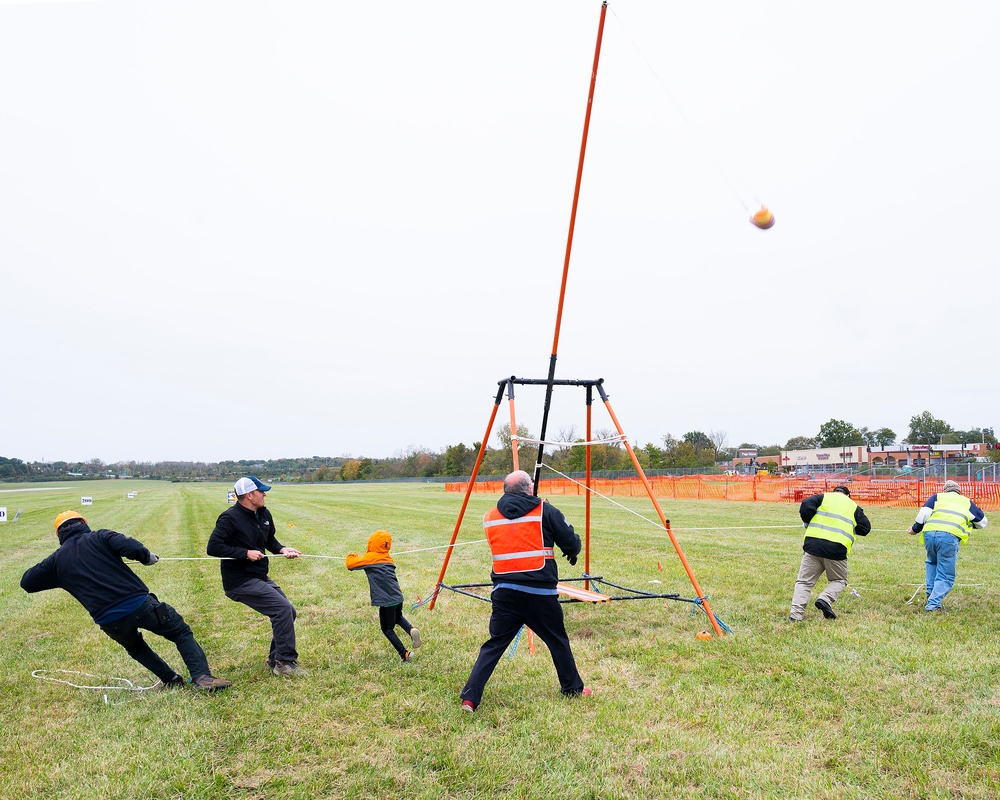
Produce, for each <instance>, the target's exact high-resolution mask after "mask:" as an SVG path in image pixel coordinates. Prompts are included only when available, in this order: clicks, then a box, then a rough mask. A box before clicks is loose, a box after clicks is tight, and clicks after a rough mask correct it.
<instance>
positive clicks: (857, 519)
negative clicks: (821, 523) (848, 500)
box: [799, 492, 872, 561]
mask: <svg viewBox="0 0 1000 800" xmlns="http://www.w3.org/2000/svg"><path fill="white" fill-rule="evenodd" d="M822 504H823V493H822V492H820V493H819V494H814V495H812V497H807V498H806V499H805V500H803V501H802V504H801V505H800V506H799V518H800V519H801V520H802V521H803V522H804V523H806V524H807V525H808V524H809V521H810V520H811V519H812V518H813V517H814V516H816V512H817V511H818V510H819V507H820V506H821V505H822ZM871 529H872V524H871V522H869V521H868V517H866V516H865V511H864V509H863V508H862V507H861V506H858V507H857V508H855V509H854V533H855V534H856V535H858V536H867V535H868V534H869V533H870V532H871ZM802 549H803V551H805V552H806V553H808V554H809V555H811V556H815V557H816V558H828V559H830V560H831V561H843V560H844V559H845V558H847V548H846V547H844V545H842V544H839V543H837V542H831V541H830V540H828V539H817V538H816V537H815V536H806V537H805V539H804V540H803V541H802Z"/></svg>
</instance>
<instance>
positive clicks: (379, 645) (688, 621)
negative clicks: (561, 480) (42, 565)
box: [0, 481, 1000, 800]
mask: <svg viewBox="0 0 1000 800" xmlns="http://www.w3.org/2000/svg"><path fill="white" fill-rule="evenodd" d="M0 488H2V489H4V490H5V491H3V492H0V506H6V507H7V509H8V515H9V517H13V516H14V514H15V512H16V510H17V509H18V508H21V509H23V513H22V514H21V517H20V519H19V520H18V522H16V523H13V522H7V523H6V524H4V525H2V526H0V535H2V537H3V542H4V544H5V547H4V553H5V557H4V559H3V566H2V568H0V609H2V612H3V613H2V616H0V620H2V621H0V625H2V633H3V642H4V646H3V648H2V651H0V687H2V697H3V700H4V703H3V715H2V719H0V758H2V773H0V797H2V798H17V800H28V798H88V799H90V798H102V800H117V799H118V798H129V799H130V800H132V799H133V798H185V800H194V799H195V798H204V799H205V800H209V799H210V798H211V799H212V800H216V799H220V800H221V799H222V798H226V799H229V798H243V799H244V800H259V799H262V798H266V799H267V800H281V799H283V798H341V797H343V798H346V797H350V798H356V799H357V800H361V799H362V798H391V797H407V798H427V799H428V800H431V799H433V800H440V798H491V797H496V796H500V795H504V796H508V797H512V798H556V797H557V798H594V799H595V800H596V799H597V798H600V799H601V800H606V799H607V798H640V797H641V798H939V797H940V798H995V797H998V796H1000V723H998V720H1000V654H998V647H997V634H998V628H1000V625H998V622H1000V612H998V610H997V608H996V599H997V591H996V578H995V576H996V574H997V570H998V567H1000V545H998V542H997V540H996V539H995V538H994V536H993V531H992V529H990V528H988V529H986V530H985V531H983V532H981V533H974V534H973V537H972V539H971V540H970V544H969V545H968V546H966V547H963V548H962V552H961V554H960V556H959V566H958V570H959V572H958V580H959V586H957V587H956V589H955V590H954V591H953V593H952V594H951V595H950V597H949V599H948V601H946V605H947V607H948V608H949V611H950V613H947V614H934V615H931V614H927V613H925V612H922V611H920V610H919V609H920V605H919V604H913V605H908V604H907V600H908V599H909V598H910V597H911V595H913V593H914V592H915V591H916V589H917V588H918V587H917V584H919V583H920V582H921V581H922V578H923V551H922V548H921V547H920V545H919V543H918V541H917V540H916V538H915V537H910V536H907V535H905V534H904V533H902V531H904V530H905V529H906V527H907V525H908V524H909V523H910V521H911V520H912V518H913V514H914V512H915V509H912V510H911V509H907V510H902V509H882V508H870V509H868V512H869V516H870V517H871V519H872V523H873V526H874V529H875V530H874V532H873V533H872V534H871V535H870V536H869V537H868V538H867V540H861V541H860V543H859V544H858V545H856V546H855V549H854V551H853V553H852V556H851V587H853V588H854V589H855V591H856V594H852V593H851V590H850V588H849V589H848V591H847V592H845V593H844V594H843V595H842V596H841V599H840V601H839V602H838V604H837V606H836V611H837V613H838V619H836V620H833V621H827V620H824V619H823V618H822V616H821V614H820V613H819V612H818V611H816V610H815V609H814V608H812V607H811V606H810V607H809V612H808V614H807V618H806V622H804V623H802V624H798V625H792V624H791V623H789V622H788V619H787V618H788V607H789V600H790V597H791V591H792V585H793V583H794V580H795V576H796V573H797V570H798V564H799V558H800V554H801V536H802V530H801V527H800V526H799V527H786V526H796V524H797V522H798V516H797V513H796V509H795V507H793V506H786V505H777V504H765V503H760V504H741V503H724V502H689V503H673V502H666V503H665V504H664V510H665V512H666V514H667V516H668V517H669V518H670V519H671V523H672V525H673V529H674V531H675V533H676V534H677V536H678V539H679V540H680V542H681V544H682V546H683V547H684V551H685V553H686V555H687V557H688V559H689V561H690V563H691V565H692V567H693V569H694V572H695V574H696V576H697V578H698V580H699V582H700V584H701V586H702V589H703V590H704V591H705V592H706V594H708V595H709V596H710V598H711V604H712V607H713V610H714V611H715V612H716V613H717V614H718V616H719V617H720V618H721V619H722V620H724V621H725V622H726V623H727V624H728V625H729V626H731V627H732V629H733V630H734V635H732V636H727V637H725V638H722V639H719V638H712V639H711V640H710V641H700V640H697V639H696V638H695V634H696V633H697V632H699V631H701V630H703V629H705V628H707V627H708V624H707V620H706V619H705V617H704V614H702V613H701V612H699V615H696V616H692V615H691V609H692V606H691V605H690V604H687V603H678V602H673V601H667V600H642V601H630V602H616V603H611V604H601V605H599V606H594V605H589V604H587V605H584V604H572V605H568V606H565V607H564V608H565V612H566V619H567V627H568V629H569V633H570V638H571V640H572V642H573V647H574V653H575V655H576V659H577V662H578V665H579V668H580V671H581V673H582V674H583V676H584V679H585V681H586V683H587V685H589V686H591V687H593V689H594V691H595V695H594V696H593V697H592V698H579V699H574V700H570V699H565V698H562V697H561V696H560V695H559V693H558V691H557V684H556V680H555V673H554V671H553V669H552V664H551V661H550V659H549V657H548V654H547V652H546V650H545V647H544V645H542V644H541V643H539V644H538V646H537V652H536V653H535V654H534V655H532V654H531V653H529V650H528V647H527V642H526V640H525V639H524V638H522V640H521V642H520V644H519V645H518V647H517V649H516V652H515V653H514V656H513V658H510V659H508V658H506V657H505V658H504V659H502V660H501V662H500V665H499V667H498V668H497V671H496V673H495V674H494V676H493V679H492V680H491V682H490V683H489V685H488V686H487V689H486V695H485V697H484V700H483V704H482V706H481V707H480V709H479V710H478V711H477V712H476V714H475V715H474V716H471V717H470V716H469V715H466V714H463V713H461V711H460V710H459V699H458V692H459V690H460V689H461V687H462V685H463V683H464V682H465V679H466V677H467V676H468V672H469V669H470V668H471V666H472V663H473V661H474V659H475V655H476V653H477V650H478V647H479V645H480V644H481V643H482V641H483V640H484V639H485V637H486V628H487V621H488V617H489V605H488V604H487V603H484V602H480V601H478V600H474V599H470V598H465V597H462V596H459V595H457V594H454V593H451V592H446V593H444V594H442V596H441V597H440V598H439V600H438V603H437V605H436V607H435V609H434V610H433V611H429V610H428V609H427V607H426V605H425V606H421V607H419V608H417V609H414V610H412V611H409V610H407V611H406V615H407V617H408V618H409V619H410V621H411V622H413V623H414V624H415V625H417V627H419V628H420V630H421V632H422V633H423V637H424V639H425V644H424V646H423V647H422V648H421V649H420V650H419V651H417V656H416V659H415V660H414V661H413V662H411V663H408V664H404V663H402V662H401V661H400V660H399V659H398V657H397V656H396V654H395V652H394V651H393V650H392V649H391V647H390V646H389V644H388V642H386V641H385V639H384V638H383V637H382V636H381V634H380V632H379V630H378V626H377V622H376V617H377V615H376V613H375V610H374V609H372V608H371V607H370V606H369V601H368V587H367V581H366V580H365V578H364V575H363V574H361V573H350V572H348V571H347V570H346V569H345V568H344V565H343V556H344V555H346V554H347V553H348V552H350V551H356V552H363V550H364V545H365V541H366V540H367V537H368V535H369V534H370V533H371V532H372V531H373V530H375V529H377V528H385V529H388V530H389V531H391V532H392V534H393V539H394V545H393V552H394V554H395V555H396V564H397V570H398V575H399V578H400V583H401V585H402V587H403V592H404V594H405V596H406V599H407V602H408V603H410V602H414V601H416V599H417V597H418V596H420V597H422V598H425V597H427V595H428V593H429V592H430V591H431V590H432V589H433V586H434V583H435V581H436V579H437V575H438V571H439V569H440V565H441V562H442V558H443V550H441V549H431V550H424V551H423V552H419V553H411V554H407V553H405V552H404V551H409V550H420V549H423V548H434V547H438V546H441V545H444V544H446V543H447V542H448V539H449V538H450V535H451V531H452V528H453V527H454V523H455V519H456V516H457V513H458V509H459V507H460V504H461V496H460V495H455V494H445V492H444V490H443V487H442V486H441V485H414V484H404V485H362V486H351V485H344V484H340V485H330V486H277V487H275V489H274V490H273V491H272V492H271V493H270V494H269V495H268V506H269V508H270V509H271V511H272V513H273V514H274V517H275V521H276V523H277V529H278V536H279V539H281V541H282V542H283V543H284V544H288V545H292V546H295V547H297V548H299V549H300V550H302V551H303V552H304V553H307V554H312V555H326V556H336V557H337V558H334V559H324V558H306V559H298V560H294V561H292V560H286V559H280V558H278V559H276V558H272V559H271V575H272V577H274V579H275V580H276V581H277V582H278V583H279V584H280V585H281V586H282V587H283V588H284V589H285V591H286V592H287V594H288V596H289V598H290V599H291V600H292V601H293V603H294V604H295V605H296V607H297V609H298V611H299V618H298V623H297V626H296V629H297V633H298V647H299V652H300V654H301V662H302V664H303V666H305V667H307V668H308V669H309V675H308V676H307V677H305V678H302V679H298V680H287V679H278V678H275V677H274V676H272V675H271V674H270V673H269V672H267V671H266V670H265V668H264V666H263V661H264V658H265V655H266V652H267V644H268V641H269V638H270V636H269V625H268V623H267V621H266V619H264V618H263V617H261V616H259V615H256V614H254V613H253V612H251V611H249V609H247V608H246V607H244V606H242V605H238V604H236V603H233V602H231V601H229V600H227V599H226V597H225V595H224V594H223V592H222V588H221V583H220V579H219V574H218V571H219V567H218V564H217V563H214V562H212V561H163V562H161V563H159V564H156V565H154V566H152V567H141V566H137V567H136V569H137V570H138V571H139V574H140V576H141V577H142V578H143V579H144V580H145V581H146V583H147V584H148V585H149V587H150V589H151V590H152V591H154V592H155V593H156V594H158V595H159V596H160V598H161V599H163V600H166V601H167V602H169V603H170V604H171V605H173V606H175V607H176V608H177V609H178V610H179V611H180V612H181V613H182V614H183V615H184V617H185V619H186V620H187V621H188V622H189V623H190V624H191V626H192V627H193V628H194V631H195V634H196V636H197V637H198V639H199V641H200V642H201V644H202V646H203V647H204V648H205V650H206V652H207V654H208V657H209V660H210V662H211V664H212V668H213V671H214V672H215V674H217V675H221V676H224V677H227V678H229V679H230V680H232V681H234V683H235V686H234V688H233V689H232V690H231V691H229V692H225V693H220V694H218V695H202V694H196V693H195V692H194V691H190V690H185V691H175V692H161V691H150V692H145V693H134V692H127V691H114V690H110V691H100V690H97V691H95V690H84V689H75V688H71V687H69V686H66V685H63V684H58V683H53V682H47V681H43V680H38V679H35V678H33V677H32V671H33V670H48V671H50V672H49V675H50V676H53V677H65V678H67V679H71V680H72V679H75V678H78V677H80V676H64V675H59V674H57V673H54V672H52V671H54V670H60V669H61V670H76V671H80V672H84V673H90V674H92V675H95V676H98V677H99V678H100V679H101V682H106V681H107V680H108V679H110V678H126V679H129V680H131V681H133V682H134V683H135V684H137V685H141V686H147V685H149V684H150V683H152V682H153V679H152V677H151V676H150V675H149V674H148V673H146V672H145V671H144V670H143V669H142V668H141V667H140V666H139V665H138V664H135V663H134V662H132V661H131V660H130V659H129V658H128V657H127V656H126V655H125V654H124V651H123V650H122V649H121V648H120V647H118V646H117V645H115V644H114V643H113V642H112V641H111V640H110V639H108V638H106V637H105V636H104V635H103V634H102V633H101V631H100V630H99V628H97V626H95V625H94V624H93V623H92V622H91V620H90V617H89V616H88V615H87V614H86V612H85V611H84V610H83V609H82V608H81V607H80V606H79V605H78V604H77V603H76V602H75V601H74V600H73V599H72V598H71V597H69V595H67V594H66V593H65V592H62V591H52V592H44V593H41V594H35V595H27V594H26V593H24V592H23V591H21V589H20V587H19V585H18V583H19V580H20V577H21V574H22V572H23V571H24V570H25V569H26V568H28V567H30V566H32V565H33V564H35V563H36V562H37V561H39V560H41V559H42V558H43V557H44V556H46V555H47V554H48V553H49V552H51V551H52V550H53V549H55V547H56V545H57V540H56V538H55V536H54V535H53V530H52V520H53V518H54V517H55V515H56V514H57V513H58V512H59V511H62V510H64V509H66V508H79V500H80V496H81V494H90V495H92V496H93V498H94V505H93V508H91V509H84V514H85V516H86V517H87V518H88V520H89V521H90V523H91V526H92V527H93V528H101V527H106V528H112V529H115V530H118V531H120V532H122V533H125V534H127V535H130V536H134V537H136V538H139V539H141V540H142V541H143V542H144V543H145V544H147V545H148V546H149V547H150V548H151V549H152V550H154V551H155V552H157V553H158V554H159V555H160V556H161V557H193V556H203V555H204V550H205V542H206V540H207V538H208V535H209V533H210V532H211V530H212V528H213V525H214V522H215V518H216V516H217V515H218V514H219V513H220V512H221V511H222V510H224V508H225V507H226V489H227V488H228V487H226V486H223V485H221V484H210V485H205V484H201V485H194V484H159V483H147V482H142V481H131V482H126V481H116V482H102V483H92V484H68V485H67V486H66V487H64V488H56V487H46V488H45V490H44V491H9V489H12V488H17V487H12V486H5V485H0ZM25 488H31V489H36V488H38V485H35V486H31V487H25ZM130 490H135V491H138V496H137V497H136V498H134V499H131V500H129V499H126V494H127V492H128V491H130ZM543 493H544V486H543ZM494 501H495V498H493V497H488V496H480V497H473V498H472V501H471V503H470V508H469V511H468V513H467V516H466V523H465V525H464V526H463V529H462V533H461V535H460V537H459V541H460V542H463V541H465V542H473V541H474V540H481V539H482V538H483V535H482V530H481V528H480V527H479V525H478V521H479V519H480V518H481V515H482V513H483V512H484V511H485V510H486V508H487V507H488V506H489V505H491V504H492V503H493V502H494ZM557 505H559V507H560V508H562V509H563V511H565V512H566V515H567V517H568V518H569V519H570V521H572V522H574V523H576V524H577V530H578V532H580V533H582V528H583V525H582V519H583V501H582V499H579V498H558V499H557ZM628 506H629V508H631V509H634V510H635V511H636V512H638V513H639V514H642V515H643V516H644V517H646V518H647V519H643V518H640V517H639V516H636V515H635V514H630V513H627V512H626V511H625V510H623V509H621V508H618V507H615V506H613V505H611V504H608V503H606V502H604V501H601V500H597V501H595V503H594V525H593V536H594V549H593V561H592V572H593V573H594V574H597V575H604V576H606V577H607V578H609V579H612V580H614V581H615V582H617V583H622V584H624V585H627V586H635V587H639V588H644V589H649V590H656V591H664V592H667V591H676V592H680V593H681V594H682V595H683V596H685V597H691V596H692V595H693V592H692V590H691V586H690V583H689V582H688V581H687V578H686V576H685V575H684V573H683V571H682V569H681V568H680V565H679V563H678V559H677V557H676V555H675V554H674V552H673V548H672V547H671V545H670V543H669V540H668V538H667V537H666V535H665V533H664V532H663V531H662V530H661V529H658V527H657V526H656V525H654V524H652V523H651V522H650V521H648V520H652V519H655V516H654V514H653V511H652V509H651V507H650V504H649V502H648V500H639V499H636V500H633V501H628ZM658 564H659V565H660V566H661V567H662V569H658V568H657V565H658ZM488 569H489V568H488V551H487V549H486V546H485V544H476V543H472V544H467V545H462V546H461V547H459V548H457V549H456V550H455V553H454V556H453V558H452V562H451V566H450V568H449V571H448V576H447V579H448V581H449V582H453V583H458V582H476V581H482V580H486V579H488ZM560 570H561V573H562V574H563V576H573V575H579V568H576V569H574V568H570V567H569V566H568V565H567V564H566V562H565V561H564V560H560ZM653 581H661V583H659V584H656V583H652V582H653ZM823 582H824V581H823V580H822V579H821V584H820V585H822V584H823ZM150 641H151V643H152V644H153V646H154V648H155V649H156V650H157V651H158V652H159V653H160V654H161V655H163V656H164V657H165V658H166V659H167V660H168V661H169V662H170V663H171V664H172V665H173V666H174V667H175V669H178V670H179V671H182V667H183V665H182V664H181V662H180V659H179V658H178V656H177V652H176V650H175V649H174V648H173V647H172V645H170V643H169V642H166V641H164V640H162V639H159V638H157V637H150ZM86 680H92V679H86ZM76 682H81V681H79V680H77V681H76ZM84 682H85V681H84ZM105 695H107V701H105V697H104V696H105Z"/></svg>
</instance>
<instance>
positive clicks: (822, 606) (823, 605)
mask: <svg viewBox="0 0 1000 800" xmlns="http://www.w3.org/2000/svg"><path fill="white" fill-rule="evenodd" d="M816 608H818V609H819V610H820V611H822V612H823V616H824V617H826V618H827V619H836V618H837V615H836V614H834V613H833V609H832V608H831V607H830V604H829V603H828V602H826V600H817V601H816Z"/></svg>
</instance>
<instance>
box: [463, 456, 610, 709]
mask: <svg viewBox="0 0 1000 800" xmlns="http://www.w3.org/2000/svg"><path fill="white" fill-rule="evenodd" d="M534 488H535V487H534V482H533V481H532V479H531V476H530V475H529V474H528V473H527V472H524V471H523V470H517V471H515V472H512V473H511V474H510V475H508V476H507V477H506V478H505V479H504V482H503V491H504V493H503V495H502V496H501V497H500V499H499V501H497V507H496V508H495V509H493V510H491V511H488V512H487V513H486V516H485V517H483V528H484V530H485V531H486V538H487V540H488V541H489V544H490V551H491V552H492V554H493V571H492V572H491V574H490V578H491V579H492V581H493V593H492V595H491V600H492V603H493V613H492V614H491V615H490V638H489V639H488V640H487V641H486V643H485V644H483V646H482V647H481V648H480V650H479V657H478V658H477V659H476V663H475V665H474V666H473V668H472V673H471V674H470V675H469V680H468V681H467V682H466V684H465V687H464V688H463V689H462V693H461V698H462V710H463V711H468V712H470V713H471V712H474V711H475V710H476V708H477V707H478V706H479V703H480V701H481V700H482V698H483V690H484V689H485V688H486V682H487V681H488V680H489V679H490V676H491V675H492V674H493V670H494V669H496V665H497V662H498V661H499V660H500V657H501V656H502V655H503V653H504V650H506V649H507V646H508V645H509V644H510V643H511V642H512V641H513V640H514V637H515V636H517V633H518V631H519V630H521V626H522V625H527V626H528V627H529V628H531V630H533V631H534V632H535V633H537V634H538V636H539V638H540V639H541V640H542V641H543V642H545V644H546V646H548V648H549V653H550V654H551V655H552V663H553V664H554V665H555V668H556V674H557V675H558V677H559V687H560V690H561V691H562V693H563V694H564V695H567V696H570V697H574V696H577V695H590V694H591V693H592V692H591V690H590V689H587V688H584V685H583V679H582V678H581V677H580V673H579V672H578V671H577V669H576V662H575V661H574V659H573V651H572V649H571V648H570V644H569V637H568V636H567V635H566V625H565V623H564V621H563V612H562V606H561V605H560V604H559V593H558V591H557V589H556V584H557V583H558V582H559V569H558V567H557V566H556V561H555V551H554V546H556V545H558V547H559V549H560V550H562V552H563V555H565V556H566V558H567V559H568V560H569V563H570V564H576V557H577V555H579V553H580V537H579V536H577V535H576V532H575V531H574V530H573V526H572V525H570V524H569V523H568V522H566V518H565V517H564V516H563V513H562V512H561V511H560V510H559V509H558V508H556V507H555V506H553V505H552V504H551V503H548V502H545V501H543V500H542V499H541V498H539V497H535V496H534V494H533V492H534Z"/></svg>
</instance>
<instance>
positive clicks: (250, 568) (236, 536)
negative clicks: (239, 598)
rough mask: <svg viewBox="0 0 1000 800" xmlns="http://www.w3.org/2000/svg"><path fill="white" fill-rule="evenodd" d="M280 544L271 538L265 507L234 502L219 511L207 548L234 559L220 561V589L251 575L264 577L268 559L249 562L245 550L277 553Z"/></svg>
mask: <svg viewBox="0 0 1000 800" xmlns="http://www.w3.org/2000/svg"><path fill="white" fill-rule="evenodd" d="M282 547H284V545H283V544H281V542H279V541H278V540H277V539H275V538H274V519H273V518H272V517H271V512H270V511H268V510H267V508H266V507H265V508H261V509H259V510H257V511H252V510H251V509H249V508H244V507H243V506H241V505H240V504H239V503H237V504H236V505H234V506H230V507H229V508H227V509H226V510H225V511H223V512H222V513H221V514H219V518H218V519H217V520H216V522H215V530H213V531H212V535H211V536H210V537H209V538H208V547H207V551H208V554H209V555H210V556H215V557H216V558H231V559H235V561H223V562H221V565H222V566H221V569H222V588H223V589H225V590H226V591H227V592H228V591H230V590H232V589H235V588H237V587H239V586H242V585H243V584H244V583H246V582H247V581H249V580H253V579H254V578H258V579H260V580H263V579H264V578H266V577H267V559H266V558H262V559H261V560H260V561H249V560H247V551H248V550H259V551H260V552H262V553H264V552H266V551H268V550H270V551H271V552H272V553H278V552H280V551H281V548H282Z"/></svg>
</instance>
